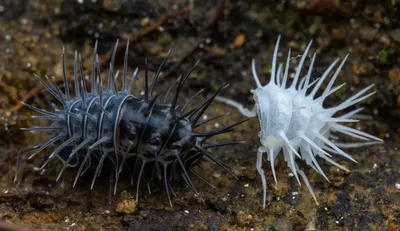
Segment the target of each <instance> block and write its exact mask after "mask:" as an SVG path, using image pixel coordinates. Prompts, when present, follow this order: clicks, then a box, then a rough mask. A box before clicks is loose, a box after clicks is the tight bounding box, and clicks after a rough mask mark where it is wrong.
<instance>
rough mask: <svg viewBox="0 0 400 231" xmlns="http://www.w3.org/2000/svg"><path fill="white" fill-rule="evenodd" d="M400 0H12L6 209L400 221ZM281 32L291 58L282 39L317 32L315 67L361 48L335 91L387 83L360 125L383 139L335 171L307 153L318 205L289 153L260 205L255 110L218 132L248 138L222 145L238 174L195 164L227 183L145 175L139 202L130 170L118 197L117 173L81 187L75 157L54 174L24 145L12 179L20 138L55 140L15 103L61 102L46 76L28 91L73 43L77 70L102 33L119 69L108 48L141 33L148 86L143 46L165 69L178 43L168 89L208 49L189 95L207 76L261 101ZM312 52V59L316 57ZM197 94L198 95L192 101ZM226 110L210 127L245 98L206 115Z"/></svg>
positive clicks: (396, 226) (144, 219) (0, 204)
mask: <svg viewBox="0 0 400 231" xmlns="http://www.w3.org/2000/svg"><path fill="white" fill-rule="evenodd" d="M399 6H400V2H399V1H398V0H388V1H369V0H366V1H361V0H349V1H340V0H307V1H303V0H300V1H284V0H282V1H251V3H250V1H214V0H213V1H210V0H205V1H200V0H191V1H185V0H180V1H170V0H168V1H164V0H154V1H145V0H132V1H126V0H68V1H62V0H42V1H29V0H2V1H0V51H1V52H0V54H1V55H0V109H1V113H0V116H1V117H0V118H1V120H0V121H1V122H0V123H1V124H0V125H1V126H0V134H1V138H0V147H1V148H0V221H2V222H4V223H5V224H7V223H8V224H13V225H16V226H18V227H24V228H27V229H29V230H204V231H206V230H271V231H272V230H363V231H364V230H400V180H399V177H400V150H399V144H400V137H399V132H400V20H399V19H400V18H399V17H398V15H399ZM164 19H165V20H164ZM279 34H280V35H281V36H282V43H281V47H282V49H281V51H282V54H281V57H282V59H283V57H285V55H286V54H287V49H284V48H287V47H290V48H292V54H293V55H294V56H296V55H298V54H300V53H301V52H302V51H303V50H304V48H305V46H306V45H307V43H308V42H309V40H310V39H314V44H313V47H312V49H311V50H312V52H317V59H316V69H315V73H314V75H315V76H318V75H320V74H321V73H322V72H323V71H324V68H326V67H327V66H328V65H329V64H330V63H331V62H332V61H333V60H334V59H335V58H336V57H340V58H343V57H344V56H345V55H346V54H347V53H350V56H349V59H348V61H347V63H346V64H345V65H344V68H343V70H342V72H341V74H340V75H339V78H338V82H346V86H345V88H344V89H343V90H340V91H338V92H336V93H335V94H334V95H332V96H331V97H329V100H328V102H327V103H328V104H330V105H334V104H335V103H337V102H340V101H341V100H344V99H346V98H347V97H349V96H351V95H352V94H354V93H356V92H357V91H359V90H361V89H362V88H363V87H365V86H367V85H369V84H371V83H374V84H375V87H374V88H375V90H376V94H375V95H374V96H373V97H371V98H370V99H368V100H366V101H364V102H362V104H361V105H362V106H363V107H365V108H366V109H365V114H367V115H369V117H368V118H366V120H362V122H360V123H358V124H357V125H354V126H355V127H357V128H360V129H362V130H364V131H367V132H368V133H371V134H375V135H377V136H378V137H380V138H382V139H384V140H385V143H384V144H380V145H375V146H370V147H366V148H359V149H350V150H349V151H348V152H349V153H350V154H351V155H352V156H353V157H354V158H355V159H356V160H357V161H358V163H351V162H349V161H348V160H345V159H341V158H340V157H335V160H336V161H338V162H339V163H341V164H343V165H344V166H346V167H347V168H349V169H351V172H350V173H345V172H343V171H341V170H339V169H337V168H336V167H332V166H331V165H329V164H326V163H325V162H323V161H321V166H322V168H323V169H324V171H325V173H326V174H327V175H328V177H329V179H331V181H330V183H328V182H326V181H325V180H324V179H323V178H322V177H321V176H319V175H318V174H317V173H315V172H314V171H312V169H309V168H308V167H307V166H304V165H301V166H302V167H304V169H305V171H306V174H307V175H308V177H309V180H310V182H311V185H312V187H313V189H314V192H315V193H316V196H317V198H318V202H319V205H316V204H315V202H314V201H313V199H312V197H311V195H310V193H309V192H308V190H307V188H306V187H305V186H304V185H302V186H299V185H298V184H297V182H296V180H295V178H294V177H293V176H292V174H290V171H289V169H288V168H287V167H286V165H285V163H284V161H283V159H279V160H278V161H277V163H276V168H277V175H278V184H276V185H275V184H273V183H272V182H273V178H272V174H271V171H270V168H269V163H268V162H267V161H266V160H265V161H264V168H265V170H266V174H267V181H268V196H267V206H266V208H265V209H263V208H262V203H261V201H262V187H261V182H260V179H259V177H258V174H257V171H256V169H255V162H256V151H257V148H258V145H259V140H258V135H257V132H258V131H259V124H258V121H257V119H252V120H250V121H248V122H246V123H245V124H242V125H240V126H238V127H237V128H236V129H235V130H234V132H232V133H228V134H224V135H222V136H221V137H219V138H218V139H217V140H216V141H221V140H224V139H225V140H239V141H245V143H243V144H240V145H236V146H229V147H221V148H215V150H212V151H213V152H214V153H215V154H216V155H217V156H219V157H220V158H221V159H223V160H224V161H225V162H226V163H227V164H228V165H230V166H231V167H232V168H233V171H234V173H235V175H237V177H238V179H235V178H233V177H232V176H231V175H229V174H228V173H227V172H225V171H223V170H221V169H219V168H218V166H215V165H214V164H212V163H204V164H203V165H202V166H201V167H202V168H201V169H197V170H196V171H198V173H199V174H200V175H202V176H203V178H205V179H206V180H207V181H208V182H209V183H210V184H212V185H213V186H214V187H215V188H213V187H211V186H210V185H208V184H207V183H205V182H203V181H201V180H199V179H197V178H193V181H194V185H195V186H196V188H197V189H198V191H199V194H198V195H197V196H196V195H195V194H194V193H193V192H192V191H191V190H190V188H189V187H187V186H185V184H183V183H182V182H181V181H176V182H173V188H174V191H175V194H176V195H175V196H174V197H173V199H172V203H173V207H170V206H169V204H168V200H167V197H166V193H165V191H164V188H163V184H162V183H160V182H159V183H157V182H155V183H154V184H152V185H150V188H151V194H148V190H147V185H142V186H143V187H142V188H141V191H140V197H139V201H134V198H135V194H136V190H135V187H132V186H131V184H130V180H129V177H122V179H121V180H120V181H119V183H118V189H117V192H116V194H115V195H114V196H112V197H111V201H109V178H108V177H107V176H102V175H101V176H100V177H99V179H98V180H97V183H96V185H95V187H94V188H93V190H90V180H91V179H90V178H89V177H86V178H85V177H82V178H81V179H80V180H79V181H78V184H77V186H76V187H74V188H72V181H73V178H74V176H75V175H74V172H73V170H70V169H68V170H67V171H66V172H65V174H64V175H63V177H62V178H61V179H60V180H59V181H58V182H57V183H56V182H55V179H56V177H57V173H58V170H59V169H60V167H61V164H60V163H57V161H54V162H53V163H52V164H51V166H49V168H47V169H46V170H44V171H40V172H38V171H35V166H39V165H40V163H41V162H42V161H43V157H44V155H43V157H37V158H34V159H32V160H27V159H26V157H25V158H24V160H23V164H22V166H21V169H20V171H19V173H18V177H17V181H16V182H15V183H14V181H13V178H14V174H15V163H16V152H17V150H20V149H23V148H26V147H30V146H33V145H35V144H37V143H39V142H41V141H43V140H45V139H46V135H41V134H30V133H27V132H23V131H20V130H19V129H20V128H21V127H27V126H30V125H33V124H34V125H39V124H41V123H40V121H35V120H33V119H31V115H32V112H31V111H30V110H28V109H26V108H17V109H15V106H16V105H18V104H19V101H20V100H21V99H24V98H26V99H27V100H28V101H29V103H31V104H33V105H35V106H37V107H40V108H50V104H51V103H52V102H54V101H55V100H54V99H52V98H51V97H49V96H48V94H46V93H44V92H42V91H41V90H40V89H39V90H38V91H36V92H35V91H34V92H33V94H32V96H33V97H27V95H29V93H30V91H31V90H32V89H36V88H37V87H38V86H39V83H38V81H37V79H36V78H35V77H34V76H33V74H34V73H36V74H37V75H39V76H44V75H45V74H47V75H49V76H55V77H56V80H57V79H59V78H60V77H61V76H62V69H61V57H60V55H61V51H62V47H63V46H64V47H65V54H66V57H67V58H66V60H67V68H68V69H67V70H68V71H67V75H68V78H71V77H72V73H73V71H72V63H73V54H74V51H75V50H78V51H79V52H80V53H81V54H82V57H83V59H84V60H86V61H85V62H84V71H85V73H89V71H90V68H91V54H92V47H93V44H94V42H95V40H98V41H99V47H98V52H99V57H100V60H101V61H102V62H104V63H105V65H104V67H103V72H104V73H107V71H108V68H107V64H108V62H109V58H107V52H108V51H109V50H110V49H111V48H112V47H113V46H114V44H115V41H116V39H118V38H119V39H120V41H122V42H123V41H126V39H127V38H131V45H130V52H129V55H130V59H129V66H130V68H129V71H132V70H133V68H135V67H136V66H139V67H140V68H141V71H140V72H139V79H138V81H137V82H136V83H135V87H134V93H135V94H137V95H139V94H141V92H142V91H143V86H144V81H143V76H144V72H143V69H144V58H145V57H147V58H148V60H149V69H150V72H151V73H150V74H151V76H154V73H155V72H156V71H157V68H158V65H159V64H160V63H161V61H162V58H163V56H164V55H165V53H166V52H167V51H168V49H172V52H171V56H170V59H169V60H168V62H167V63H166V65H165V66H164V68H163V70H162V71H163V73H165V74H164V75H163V76H162V80H161V81H160V83H159V84H158V87H157V89H158V91H159V92H165V91H166V89H168V87H169V86H170V84H171V83H173V81H175V80H176V78H177V77H179V76H180V75H181V74H182V73H184V72H185V71H188V70H189V69H190V68H191V67H192V66H193V65H194V64H195V62H196V61H197V60H200V63H199V64H198V65H197V67H196V68H195V70H194V71H193V73H192V76H191V78H190V79H189V81H188V83H187V84H186V86H185V87H184V89H183V93H182V96H181V102H184V100H185V99H188V98H189V97H190V96H191V95H193V94H194V93H195V92H197V91H198V90H199V89H201V88H205V92H204V94H203V95H202V96H201V97H200V98H203V99H204V98H205V97H206V96H207V95H209V94H211V93H212V92H214V91H215V90H216V89H217V88H218V87H219V86H221V85H222V84H223V83H224V82H228V83H230V84H231V85H230V87H229V88H227V89H225V90H224V91H223V92H222V93H221V94H222V95H224V96H227V97H230V98H233V99H236V100H238V101H240V102H242V103H243V104H245V105H246V106H248V107H249V108H251V107H252V103H253V101H252V96H251V94H250V90H251V89H254V88H255V83H254V81H253V78H252V75H251V68H250V64H251V59H252V58H256V60H257V64H258V67H257V68H258V71H259V75H260V76H262V80H261V81H262V82H263V83H267V81H268V76H269V71H270V68H271V58H272V51H273V47H274V43H275V41H276V39H277V36H278V35H279ZM119 53H120V54H119V55H117V58H116V68H118V69H119V70H122V64H123V61H122V60H123V58H122V57H123V53H121V52H119ZM294 61H296V60H294ZM306 61H307V64H306V66H307V65H308V64H309V62H310V58H308V59H307V60H306ZM198 102H200V99H199V101H197V102H194V105H195V104H196V103H198ZM12 108H14V109H12ZM11 109H12V110H11ZM226 112H229V113H231V115H230V116H226V117H224V118H222V119H220V120H218V121H217V122H216V123H209V124H207V125H205V126H204V127H203V128H202V129H204V130H209V129H212V128H215V127H217V126H223V125H226V124H229V123H233V122H236V121H238V120H241V119H243V116H241V115H240V114H239V113H238V112H237V111H236V110H234V109H232V108H230V107H227V106H224V105H221V104H219V103H217V102H215V103H213V104H212V107H210V109H209V110H208V111H207V112H206V115H207V116H208V117H209V118H210V117H211V116H213V115H218V114H222V113H226ZM347 141H349V142H350V140H347ZM49 151H50V150H47V152H49ZM104 175H105V174H104ZM126 175H128V173H127V174H126ZM0 226H3V224H2V223H0ZM17 229H18V228H17Z"/></svg>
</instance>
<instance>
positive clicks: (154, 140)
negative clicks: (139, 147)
mask: <svg viewBox="0 0 400 231" xmlns="http://www.w3.org/2000/svg"><path fill="white" fill-rule="evenodd" d="M148 144H150V145H153V146H156V147H158V146H159V145H160V144H161V136H160V133H158V132H157V133H153V134H152V135H151V137H150V138H149V140H148Z"/></svg>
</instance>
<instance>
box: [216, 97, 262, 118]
mask: <svg viewBox="0 0 400 231" xmlns="http://www.w3.org/2000/svg"><path fill="white" fill-rule="evenodd" d="M215 100H216V101H218V102H221V103H224V104H226V105H229V106H231V107H234V108H236V109H237V110H239V112H240V113H242V115H244V116H246V117H249V118H251V117H255V116H256V115H257V112H256V108H255V107H253V109H252V110H251V111H250V110H249V109H247V108H245V107H244V106H243V104H241V103H239V102H237V101H235V100H232V99H228V98H225V97H222V96H217V97H215Z"/></svg>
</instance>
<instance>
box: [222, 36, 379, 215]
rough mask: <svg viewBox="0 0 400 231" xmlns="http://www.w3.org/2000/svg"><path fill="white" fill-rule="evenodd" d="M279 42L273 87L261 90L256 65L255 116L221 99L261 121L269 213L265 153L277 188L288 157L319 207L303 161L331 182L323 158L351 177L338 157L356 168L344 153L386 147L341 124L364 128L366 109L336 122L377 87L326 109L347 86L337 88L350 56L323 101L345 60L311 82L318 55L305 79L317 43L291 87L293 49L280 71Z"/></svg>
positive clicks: (260, 158) (275, 58) (358, 110)
mask: <svg viewBox="0 0 400 231" xmlns="http://www.w3.org/2000/svg"><path fill="white" fill-rule="evenodd" d="M279 41H280V37H278V41H277V42H276V47H275V50H274V54H273V59H272V70H271V78H270V81H269V83H268V84H267V85H265V86H262V85H261V82H260V80H259V78H258V74H257V72H256V65H255V61H254V60H253V62H252V71H253V77H254V79H255V82H256V83H257V89H255V90H252V91H251V92H252V94H253V95H254V100H255V103H256V105H255V108H254V110H253V111H250V110H247V109H245V108H244V107H243V106H242V105H241V104H240V103H238V102H235V101H233V100H230V99H226V98H223V97H219V98H218V100H219V101H221V102H224V103H226V104H229V105H231V106H233V107H236V108H238V109H239V110H240V111H241V112H242V114H244V115H246V116H249V117H252V116H256V115H258V118H259V120H260V126H261V131H260V134H259V136H260V141H261V144H262V146H260V147H259V149H258V155H257V170H258V172H259V174H260V176H261V180H262V184H263V191H264V193H263V200H264V201H263V206H264V207H265V204H266V188H267V186H266V185H267V184H266V179H265V175H264V171H263V168H262V156H263V154H264V153H267V155H268V160H269V161H270V164H271V169H272V173H273V177H274V180H275V183H277V178H276V173H275V160H276V158H277V156H278V154H279V153H280V152H281V151H282V152H283V156H284V160H285V161H286V162H287V165H288V167H289V168H290V169H291V171H292V172H293V174H294V176H295V178H296V179H297V181H298V183H299V184H300V179H299V176H298V175H300V176H301V178H302V179H303V181H304V182H305V183H306V186H307V187H308V189H309V190H310V192H311V194H312V196H313V198H314V199H315V201H316V203H318V202H317V199H316V197H315V195H314V192H313V190H312V188H311V186H310V183H309V182H308V179H307V177H306V175H305V174H304V172H303V171H302V170H301V169H299V167H298V165H297V164H296V159H297V158H298V159H302V160H304V162H305V163H306V164H307V165H309V166H311V167H312V168H313V169H314V170H315V171H316V172H318V173H319V174H321V175H322V176H323V177H324V178H325V179H326V180H328V178H327V176H326V175H325V174H324V172H323V171H322V169H321V167H320V165H319V164H318V161H317V160H318V158H322V159H324V160H326V161H327V162H329V163H331V164H333V165H335V166H336V167H338V168H340V169H343V170H345V171H348V170H347V169H346V168H345V167H343V166H342V165H340V164H338V163H337V162H335V161H334V160H333V158H332V155H333V154H337V155H340V156H343V157H345V158H347V159H350V160H351V161H354V162H356V161H355V160H354V158H352V157H351V155H349V154H348V153H346V152H344V151H343V150H342V149H341V148H354V147H361V146H365V145H371V144H375V143H377V142H382V140H381V139H379V138H377V137H375V136H372V135H369V134H367V133H365V132H362V131H359V130H356V129H354V128H351V127H348V126H345V125H342V124H341V123H351V122H358V120H355V119H352V118H353V117H354V116H355V115H356V114H357V113H358V112H360V111H361V110H362V108H358V109H355V110H353V111H350V112H348V113H346V114H343V115H340V116H337V117H334V115H335V114H337V113H338V112H339V111H342V110H344V109H347V108H348V107H350V106H353V105H355V104H357V103H359V102H361V101H363V100H365V99H366V98H368V97H370V96H371V95H373V94H374V93H375V92H372V93H368V94H366V93H367V91H368V90H370V89H371V88H372V87H373V84H372V85H370V86H368V87H366V88H364V89H363V90H361V91H360V92H358V93H357V94H355V95H353V96H351V97H350V98H348V99H347V100H345V101H344V102H342V103H340V104H339V105H337V106H335V107H331V108H324V107H323V103H324V101H325V99H326V98H327V97H328V96H329V95H331V94H333V93H334V92H336V91H337V90H339V89H340V88H341V87H343V86H344V84H342V85H339V86H336V87H334V86H333V85H334V83H335V80H336V79H337V77H338V75H339V73H340V70H341V69H342V67H343V65H344V63H345V61H346V59H347V57H348V56H346V57H345V58H344V59H343V61H342V62H341V63H340V65H339V67H338V68H337V69H336V71H335V73H334V74H333V76H332V77H331V79H330V81H329V83H328V85H327V87H326V88H325V90H324V91H323V93H322V94H320V95H319V96H317V92H318V90H319V89H320V88H321V86H322V84H323V82H324V81H325V80H326V79H327V77H328V76H329V75H330V74H331V72H332V70H333V68H334V67H335V66H336V64H337V63H338V61H339V59H336V60H335V61H334V62H333V63H332V64H331V65H330V66H329V67H328V68H327V69H326V71H325V72H324V73H323V74H322V76H321V77H320V78H318V79H317V80H315V81H311V74H312V71H313V66H314V62H315V58H316V54H315V53H314V54H313V56H312V59H311V63H310V66H309V68H308V71H307V73H306V75H305V76H304V77H303V78H301V79H300V74H301V71H302V69H303V67H304V62H305V58H306V57H307V55H308V52H309V50H310V47H311V44H312V41H311V42H310V43H309V44H308V46H307V48H306V50H305V51H304V54H303V55H302V56H301V59H300V62H299V64H298V66H297V67H296V72H295V74H294V78H293V81H292V82H291V84H290V85H289V84H288V81H289V66H290V60H291V51H290V49H289V52H288V57H287V59H286V64H285V65H283V64H282V63H280V64H279V66H277V65H278V60H277V57H278V48H279ZM332 132H334V133H341V134H344V135H348V136H350V137H354V138H358V139H360V140H363V141H364V142H357V143H349V144H342V143H339V142H336V141H335V140H332V139H334V136H333V135H332ZM328 181H329V180H328Z"/></svg>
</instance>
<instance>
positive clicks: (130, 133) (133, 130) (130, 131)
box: [127, 123, 137, 141]
mask: <svg viewBox="0 0 400 231" xmlns="http://www.w3.org/2000/svg"><path fill="white" fill-rule="evenodd" d="M127 129H128V134H127V136H128V137H127V138H128V139H129V140H132V141H133V140H135V138H136V135H137V129H136V126H135V125H134V124H133V123H128V125H127Z"/></svg>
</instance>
